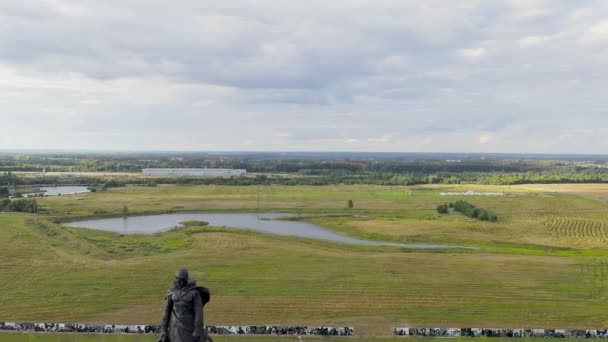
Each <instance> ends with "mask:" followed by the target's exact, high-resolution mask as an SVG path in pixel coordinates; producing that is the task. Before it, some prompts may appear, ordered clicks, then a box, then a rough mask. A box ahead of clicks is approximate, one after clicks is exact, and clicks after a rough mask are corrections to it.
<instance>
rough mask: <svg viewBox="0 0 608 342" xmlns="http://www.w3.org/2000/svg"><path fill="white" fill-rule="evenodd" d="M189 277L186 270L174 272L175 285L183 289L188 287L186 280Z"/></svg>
mask: <svg viewBox="0 0 608 342" xmlns="http://www.w3.org/2000/svg"><path fill="white" fill-rule="evenodd" d="M189 278H190V276H189V275H188V270H187V269H185V268H180V269H179V270H177V272H175V284H176V285H178V286H179V287H185V286H186V285H188V279H189Z"/></svg>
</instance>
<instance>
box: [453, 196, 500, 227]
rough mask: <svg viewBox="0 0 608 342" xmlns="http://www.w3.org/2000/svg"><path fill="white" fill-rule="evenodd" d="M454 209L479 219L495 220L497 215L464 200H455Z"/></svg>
mask: <svg viewBox="0 0 608 342" xmlns="http://www.w3.org/2000/svg"><path fill="white" fill-rule="evenodd" d="M453 206H454V211H458V212H461V213H463V214H464V215H466V216H468V217H470V218H476V219H479V220H481V221H490V222H496V221H497V220H498V217H496V215H495V214H493V213H490V212H488V211H487V210H485V209H481V208H476V207H475V206H474V205H472V204H471V203H468V202H465V201H456V202H454V205H453Z"/></svg>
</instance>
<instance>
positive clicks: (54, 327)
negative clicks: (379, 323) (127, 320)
mask: <svg viewBox="0 0 608 342" xmlns="http://www.w3.org/2000/svg"><path fill="white" fill-rule="evenodd" d="M205 328H206V329H207V331H208V332H209V334H212V335H214V334H215V335H237V334H241V335H320V336H352V335H353V333H354V330H353V328H350V327H302V326H297V327H289V326H274V325H262V326H260V325H257V326H256V325H252V326H206V327H205ZM0 330H9V331H20V332H21V331H22V332H28V331H39V332H78V333H105V334H159V333H160V326H157V325H118V324H65V323H14V322H0Z"/></svg>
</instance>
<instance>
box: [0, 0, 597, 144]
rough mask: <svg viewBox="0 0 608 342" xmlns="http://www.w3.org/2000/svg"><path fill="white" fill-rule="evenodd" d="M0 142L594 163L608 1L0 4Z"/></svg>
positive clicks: (84, 0) (14, 0) (83, 0)
mask: <svg viewBox="0 0 608 342" xmlns="http://www.w3.org/2000/svg"><path fill="white" fill-rule="evenodd" d="M0 149H70V150H76V149H94V150H95V149H99V150H188V151H391V152H490V153H496V152H516V153H517V152H521V153H534V152H537V153H589V154H591V153H599V154H605V153H608V1H605V0H597V1H586V0H577V1H572V0H567V1H562V0H547V1H542V0H517V1H516V0H506V1H477V0H463V1H445V0H424V1H420V0H417V1H408V0H401V1H383V0H370V1H364V0H330V1H328V0H321V1H315V0H306V1H299V0H289V1H237V0H226V1H202V0H183V1H166V0H164V1H156V0H130V1H118V0H117V1H101V0H94V1H89V0H75V1H64V0H47V1H22V0H2V1H0Z"/></svg>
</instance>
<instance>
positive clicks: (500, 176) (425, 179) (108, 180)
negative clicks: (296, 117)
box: [0, 170, 608, 197]
mask: <svg viewBox="0 0 608 342" xmlns="http://www.w3.org/2000/svg"><path fill="white" fill-rule="evenodd" d="M463 183H468V184H471V183H474V184H489V185H514V184H539V183H608V172H600V171H597V170H594V171H591V170H587V171H580V172H575V173H553V172H526V173H494V172H491V173H485V172H467V173H460V174H457V173H438V174H430V175H426V174H412V173H410V174H395V173H380V172H377V173H373V172H363V173H360V174H356V173H355V174H353V173H349V172H331V173H327V174H323V175H317V176H311V175H294V176H280V175H270V174H269V175H264V174H257V175H246V176H226V177H154V178H148V177H101V176H92V177H91V176H84V177H76V176H73V177H60V176H48V175H47V176H40V177H17V176H14V175H13V176H11V177H10V180H9V178H7V177H6V176H2V175H0V197H6V196H7V195H8V185H9V184H10V185H14V186H20V185H21V186H22V185H68V184H69V185H93V186H100V187H103V186H105V187H106V188H107V187H117V186H125V185H127V184H134V185H147V186H155V185H157V184H193V185H335V184H344V185H352V184H370V185H416V184H463Z"/></svg>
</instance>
